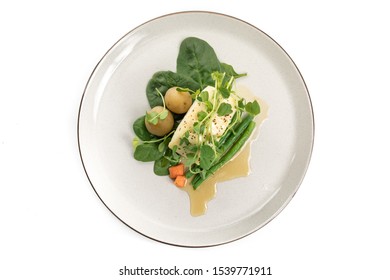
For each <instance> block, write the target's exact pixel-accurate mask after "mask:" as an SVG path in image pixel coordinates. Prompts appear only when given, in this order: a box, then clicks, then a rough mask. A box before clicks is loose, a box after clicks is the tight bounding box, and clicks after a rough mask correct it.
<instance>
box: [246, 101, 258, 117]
mask: <svg viewBox="0 0 390 280" xmlns="http://www.w3.org/2000/svg"><path fill="white" fill-rule="evenodd" d="M245 111H247V112H248V113H249V114H251V115H254V116H255V115H258V114H260V105H259V103H258V102H257V100H255V101H253V102H248V103H247V104H246V105H245Z"/></svg>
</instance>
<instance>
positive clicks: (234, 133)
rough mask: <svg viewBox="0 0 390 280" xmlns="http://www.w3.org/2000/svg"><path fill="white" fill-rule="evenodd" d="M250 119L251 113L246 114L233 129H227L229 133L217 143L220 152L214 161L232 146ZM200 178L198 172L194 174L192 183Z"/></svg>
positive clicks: (251, 117)
mask: <svg viewBox="0 0 390 280" xmlns="http://www.w3.org/2000/svg"><path fill="white" fill-rule="evenodd" d="M252 120H253V116H252V115H246V116H245V117H244V118H243V119H242V120H241V122H240V123H238V124H236V125H235V126H234V129H233V130H230V131H229V135H228V136H227V137H226V138H225V139H224V140H223V142H224V143H223V145H222V144H221V145H218V151H219V152H220V155H219V156H218V157H217V158H216V159H215V162H216V163H217V162H218V161H219V160H220V158H221V157H222V156H223V154H224V153H225V152H226V151H228V150H229V149H230V148H231V147H232V146H233V144H234V143H235V142H236V141H237V139H238V138H239V137H240V136H241V134H242V133H243V132H244V131H245V129H246V128H247V127H248V125H249V123H250V122H251V121H252ZM225 135H226V134H225ZM220 143H221V142H220ZM201 178H202V176H201V175H200V174H197V175H195V177H194V178H193V179H192V184H196V182H197V181H198V180H199V179H201Z"/></svg>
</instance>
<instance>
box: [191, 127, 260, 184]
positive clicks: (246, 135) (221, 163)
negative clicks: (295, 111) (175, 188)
mask: <svg viewBox="0 0 390 280" xmlns="http://www.w3.org/2000/svg"><path fill="white" fill-rule="evenodd" d="M255 127H256V123H255V122H254V121H251V122H250V123H249V125H248V127H247V128H246V129H245V130H244V132H243V133H242V134H241V136H240V137H239V139H238V140H237V141H236V142H235V143H234V145H233V146H232V147H231V148H230V149H229V150H228V151H227V152H226V153H225V154H224V155H223V156H222V157H221V159H220V160H219V161H218V162H217V163H216V164H215V165H213V166H212V167H211V168H210V169H209V170H208V171H207V172H206V175H205V176H204V178H202V177H201V176H199V175H196V176H199V178H198V179H197V178H196V176H195V178H194V179H197V180H196V181H195V182H194V180H193V181H192V187H193V188H194V189H195V190H196V189H197V188H198V187H199V186H200V184H202V183H203V182H204V181H205V180H206V179H207V178H208V177H210V176H211V175H213V174H214V173H215V172H216V171H217V170H218V169H220V168H221V167H222V166H224V165H225V164H226V163H227V162H229V161H230V160H231V159H232V158H233V157H234V156H235V155H236V154H237V153H238V152H239V151H240V150H241V148H242V147H243V146H244V144H245V143H246V141H247V140H248V139H249V137H250V136H251V134H252V132H253V130H254V129H255Z"/></svg>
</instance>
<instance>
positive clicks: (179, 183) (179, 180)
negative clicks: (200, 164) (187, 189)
mask: <svg viewBox="0 0 390 280" xmlns="http://www.w3.org/2000/svg"><path fill="white" fill-rule="evenodd" d="M186 182H187V178H186V176H183V175H179V176H177V177H176V179H175V181H174V182H173V183H174V184H175V186H176V187H178V188H183V187H184V186H185V185H186Z"/></svg>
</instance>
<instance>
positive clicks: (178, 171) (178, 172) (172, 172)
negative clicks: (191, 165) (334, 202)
mask: <svg viewBox="0 0 390 280" xmlns="http://www.w3.org/2000/svg"><path fill="white" fill-rule="evenodd" d="M183 175H184V164H183V163H179V164H178V165H174V166H171V167H169V177H170V178H171V179H175V178H176V177H177V176H183Z"/></svg>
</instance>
